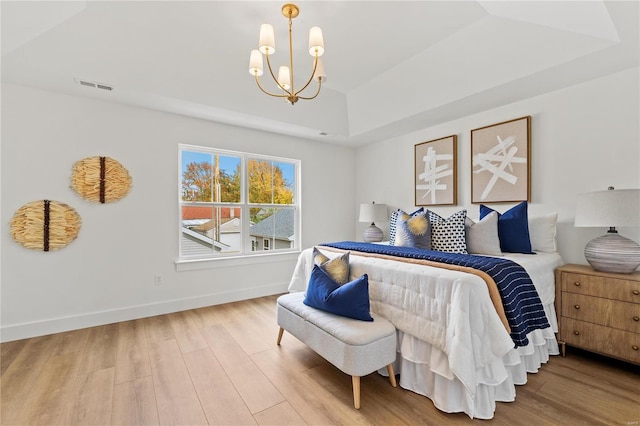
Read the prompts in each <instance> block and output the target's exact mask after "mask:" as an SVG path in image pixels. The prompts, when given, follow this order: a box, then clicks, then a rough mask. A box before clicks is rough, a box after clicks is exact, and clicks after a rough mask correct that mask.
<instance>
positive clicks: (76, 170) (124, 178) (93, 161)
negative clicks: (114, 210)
mask: <svg viewBox="0 0 640 426" xmlns="http://www.w3.org/2000/svg"><path fill="white" fill-rule="evenodd" d="M71 188H73V190H74V191H76V192H77V193H78V194H80V196H82V197H84V198H85V199H87V200H89V201H95V202H100V203H103V204H104V203H110V202H113V201H118V200H119V199H121V198H124V196H126V195H127V193H128V192H129V190H130V189H131V176H130V175H129V171H128V170H127V169H126V168H124V166H123V165H122V164H120V163H119V162H118V161H117V160H114V159H113V158H109V157H88V158H85V159H83V160H80V161H76V163H75V164H74V165H73V170H72V173H71Z"/></svg>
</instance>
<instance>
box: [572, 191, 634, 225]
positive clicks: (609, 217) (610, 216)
mask: <svg viewBox="0 0 640 426" xmlns="http://www.w3.org/2000/svg"><path fill="white" fill-rule="evenodd" d="M575 226H577V227H610V226H640V189H612V190H607V191H596V192H588V193H585V194H578V198H577V205H576V218H575Z"/></svg>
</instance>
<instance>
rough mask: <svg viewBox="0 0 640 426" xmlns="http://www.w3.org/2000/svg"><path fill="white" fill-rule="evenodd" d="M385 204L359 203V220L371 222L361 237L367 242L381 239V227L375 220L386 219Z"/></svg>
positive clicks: (382, 220) (381, 220)
mask: <svg viewBox="0 0 640 426" xmlns="http://www.w3.org/2000/svg"><path fill="white" fill-rule="evenodd" d="M388 218H389V217H388V216H387V206H386V204H376V203H375V201H374V202H372V203H371V204H360V222H371V225H369V227H367V229H365V230H364V234H362V238H363V239H364V240H365V241H366V242H368V243H373V242H380V241H382V236H383V235H384V234H383V233H382V229H380V228H378V227H377V226H376V224H375V222H384V221H386V220H387V219H388Z"/></svg>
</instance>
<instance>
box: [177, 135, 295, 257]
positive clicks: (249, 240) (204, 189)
mask: <svg viewBox="0 0 640 426" xmlns="http://www.w3.org/2000/svg"><path fill="white" fill-rule="evenodd" d="M299 176H300V160H293V159H288V158H277V157H270V156H264V155H258V154H249V153H243V152H234V151H226V150H219V149H212V148H205V147H197V146H192V145H180V146H179V186H180V194H179V207H180V223H179V232H180V238H179V241H180V255H179V257H180V260H187V259H212V258H223V257H233V256H246V255H258V254H264V253H265V251H269V252H270V253H273V252H278V251H281V252H282V251H294V250H299V247H300V232H299V230H300V225H299V224H300V205H299V201H298V200H299V199H300V196H299V194H298V191H299V188H300V185H299Z"/></svg>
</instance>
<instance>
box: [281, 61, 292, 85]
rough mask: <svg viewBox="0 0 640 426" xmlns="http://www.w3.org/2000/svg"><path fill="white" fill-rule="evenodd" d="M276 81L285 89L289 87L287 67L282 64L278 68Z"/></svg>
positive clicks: (289, 77) (289, 80) (289, 76)
mask: <svg viewBox="0 0 640 426" xmlns="http://www.w3.org/2000/svg"><path fill="white" fill-rule="evenodd" d="M278 83H280V86H282V87H284V88H285V90H289V87H291V75H290V74H289V67H285V66H284V65H283V66H281V67H280V69H279V70H278Z"/></svg>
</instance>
